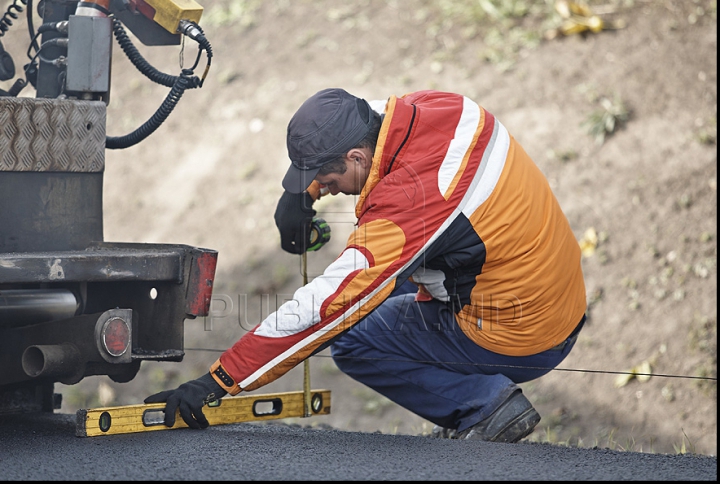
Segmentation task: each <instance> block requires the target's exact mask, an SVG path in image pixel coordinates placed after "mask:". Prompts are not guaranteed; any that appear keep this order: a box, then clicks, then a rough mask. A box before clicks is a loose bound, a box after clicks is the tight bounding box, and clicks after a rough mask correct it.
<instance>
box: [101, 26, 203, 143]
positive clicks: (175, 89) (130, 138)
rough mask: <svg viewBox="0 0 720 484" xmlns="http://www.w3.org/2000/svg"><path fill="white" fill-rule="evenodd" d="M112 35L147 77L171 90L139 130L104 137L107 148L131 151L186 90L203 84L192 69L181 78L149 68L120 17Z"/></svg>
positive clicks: (160, 122) (173, 106) (163, 117)
mask: <svg viewBox="0 0 720 484" xmlns="http://www.w3.org/2000/svg"><path fill="white" fill-rule="evenodd" d="M113 32H114V33H115V38H116V39H117V41H118V43H119V44H120V47H121V48H122V50H123V52H125V55H126V56H127V57H128V59H130V62H132V63H133V65H134V66H135V67H136V68H137V69H138V70H139V71H140V72H141V73H142V74H143V75H144V76H145V77H147V78H148V79H150V80H151V81H153V82H155V83H157V84H161V85H163V86H167V87H171V89H170V92H169V93H168V95H167V96H166V97H165V100H164V101H163V103H162V104H161V105H160V107H159V108H158V109H157V111H155V114H153V115H152V117H151V118H150V119H148V120H147V121H146V122H145V123H144V124H143V125H142V126H140V127H139V128H138V129H136V130H135V131H133V132H132V133H129V134H127V135H125V136H106V137H105V148H107V149H111V150H115V149H124V148H128V147H130V146H133V145H135V144H137V143H139V142H140V141H142V140H144V139H145V138H147V137H148V136H150V135H151V134H152V133H153V132H154V131H155V130H156V129H158V128H159V127H160V125H161V124H162V123H163V122H165V120H166V119H167V117H168V116H169V115H170V113H171V112H172V110H173V109H175V106H176V105H177V103H178V101H180V98H181V97H182V95H183V93H184V92H185V90H186V89H194V88H197V87H200V86H201V85H202V81H201V80H200V78H198V77H197V76H195V75H193V70H192V69H183V70H182V74H181V75H179V76H172V75H169V74H165V73H163V72H160V71H158V70H157V69H156V68H154V67H153V66H152V65H150V63H149V62H148V61H146V60H145V58H144V57H143V56H142V55H141V54H140V52H139V51H138V50H137V49H136V48H135V46H134V45H133V43H132V41H131V40H130V38H129V37H128V35H127V33H126V32H125V29H124V28H123V26H122V24H121V23H120V21H119V20H118V19H117V18H113ZM206 50H207V49H206ZM196 64H197V63H196Z"/></svg>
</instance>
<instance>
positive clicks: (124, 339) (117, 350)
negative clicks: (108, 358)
mask: <svg viewBox="0 0 720 484" xmlns="http://www.w3.org/2000/svg"><path fill="white" fill-rule="evenodd" d="M102 343H103V346H104V347H105V349H106V350H107V352H108V353H110V354H111V355H112V356H122V355H123V354H124V353H125V352H126V351H127V349H128V346H129V345H130V327H129V326H128V324H127V323H126V322H125V320H124V319H122V318H110V319H108V320H107V321H106V322H105V325H104V326H103V330H102Z"/></svg>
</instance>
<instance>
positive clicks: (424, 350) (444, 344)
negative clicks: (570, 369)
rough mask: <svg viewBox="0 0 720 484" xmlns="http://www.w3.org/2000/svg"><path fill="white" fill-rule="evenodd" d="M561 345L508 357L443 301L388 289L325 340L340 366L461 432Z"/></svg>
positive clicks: (538, 372) (541, 369)
mask: <svg viewBox="0 0 720 484" xmlns="http://www.w3.org/2000/svg"><path fill="white" fill-rule="evenodd" d="M574 343H575V338H572V339H570V340H568V342H567V344H566V345H565V346H564V347H563V348H561V349H551V350H547V351H543V352H542V353H538V354H535V355H531V356H506V355H501V354H498V353H494V352H492V351H489V350H486V349H484V348H482V347H480V346H478V345H477V344H475V343H474V342H473V341H472V340H471V339H470V338H468V337H467V336H466V335H465V333H464V332H463V331H462V330H461V329H460V327H459V326H458V325H457V321H456V320H455V316H454V314H453V313H452V311H451V310H450V309H449V308H448V306H447V305H446V304H444V303H442V302H440V301H436V300H432V301H425V302H416V301H415V300H414V294H401V295H396V296H391V297H390V298H388V299H387V300H385V302H383V303H382V304H381V305H380V306H379V307H377V308H376V309H375V310H374V311H373V312H372V313H370V314H369V315H368V316H367V317H365V318H364V319H363V320H362V321H360V322H359V323H358V324H357V325H355V326H354V327H353V328H352V329H350V330H349V331H348V332H347V333H345V334H344V335H342V336H341V337H340V338H339V339H338V340H337V341H335V343H333V345H332V347H331V353H332V357H333V359H334V361H335V363H336V364H337V366H338V368H340V370H341V371H342V372H343V373H345V374H347V375H349V376H350V377H352V378H353V379H355V380H357V381H359V382H360V383H363V384H364V385H367V386H368V387H370V388H372V389H373V390H375V391H377V392H378V393H380V394H382V395H384V396H386V397H387V398H389V399H390V400H392V401H393V402H395V403H397V404H398V405H400V406H402V407H404V408H406V409H407V410H409V411H411V412H413V413H415V414H417V415H419V416H421V417H423V418H425V419H427V420H429V421H430V422H433V423H434V424H436V425H440V426H442V427H445V428H452V429H457V430H458V431H459V432H462V431H463V430H465V429H467V428H468V427H471V426H473V425H475V424H476V423H478V422H480V421H482V420H484V419H485V418H486V417H488V416H489V415H490V414H492V412H493V411H495V410H496V409H497V408H498V407H499V406H500V405H501V404H502V403H503V402H504V401H505V399H507V398H508V397H509V396H510V394H512V393H513V391H515V390H516V389H517V388H518V386H517V383H522V382H526V381H529V380H533V379H535V378H538V377H540V376H542V375H544V374H546V373H548V372H549V371H550V370H551V369H552V368H554V367H556V366H557V365H558V364H559V363H560V362H562V360H563V359H565V357H566V356H567V355H568V353H569V352H570V350H571V349H572V347H573V346H574Z"/></svg>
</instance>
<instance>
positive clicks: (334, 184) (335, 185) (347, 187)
mask: <svg viewBox="0 0 720 484" xmlns="http://www.w3.org/2000/svg"><path fill="white" fill-rule="evenodd" d="M368 155H369V150H367V151H366V150H362V151H361V150H350V151H349V152H348V154H347V155H346V156H345V165H346V166H347V170H345V173H330V174H328V175H318V176H316V177H315V180H317V181H318V183H320V184H321V185H324V186H326V187H327V188H328V190H330V193H331V194H332V195H337V194H338V193H344V194H345V195H360V192H361V191H362V189H363V186H365V181H366V180H367V177H368V174H369V173H370V166H371V165H372V158H371V157H369V156H368Z"/></svg>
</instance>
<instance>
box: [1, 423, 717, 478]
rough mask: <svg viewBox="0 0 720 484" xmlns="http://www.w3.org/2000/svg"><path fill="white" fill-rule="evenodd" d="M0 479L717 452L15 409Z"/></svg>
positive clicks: (484, 473) (421, 468)
mask: <svg viewBox="0 0 720 484" xmlns="http://www.w3.org/2000/svg"><path fill="white" fill-rule="evenodd" d="M0 480H7V481H10V480H17V481H20V480H23V481H27V480H42V481H46V480H138V481H139V480H144V481H155V480H202V481H222V480H386V481H399V480H403V481H404V480H411V481H426V480H493V481H506V480H578V481H580V480H583V481H584V480H609V481H617V480H642V481H647V480H651V481H663V480H668V481H705V480H706V481H717V456H700V455H688V454H685V455H670V454H648V453H639V452H621V451H614V450H608V449H579V448H571V447H565V446H560V445H550V444H538V443H529V442H528V443H525V442H520V443H518V444H503V443H491V442H478V441H459V440H438V439H431V438H428V437H423V436H409V435H387V434H380V433H362V432H347V431H339V430H332V429H315V428H309V427H308V426H300V425H294V426H293V425H283V424H279V423H264V424H258V423H244V424H232V425H219V426H215V427H210V428H208V429H206V430H200V431H198V430H190V429H176V430H162V431H152V432H140V433H135V434H125V435H104V436H99V437H76V436H75V415H67V414H25V415H13V416H8V415H6V416H0Z"/></svg>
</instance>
